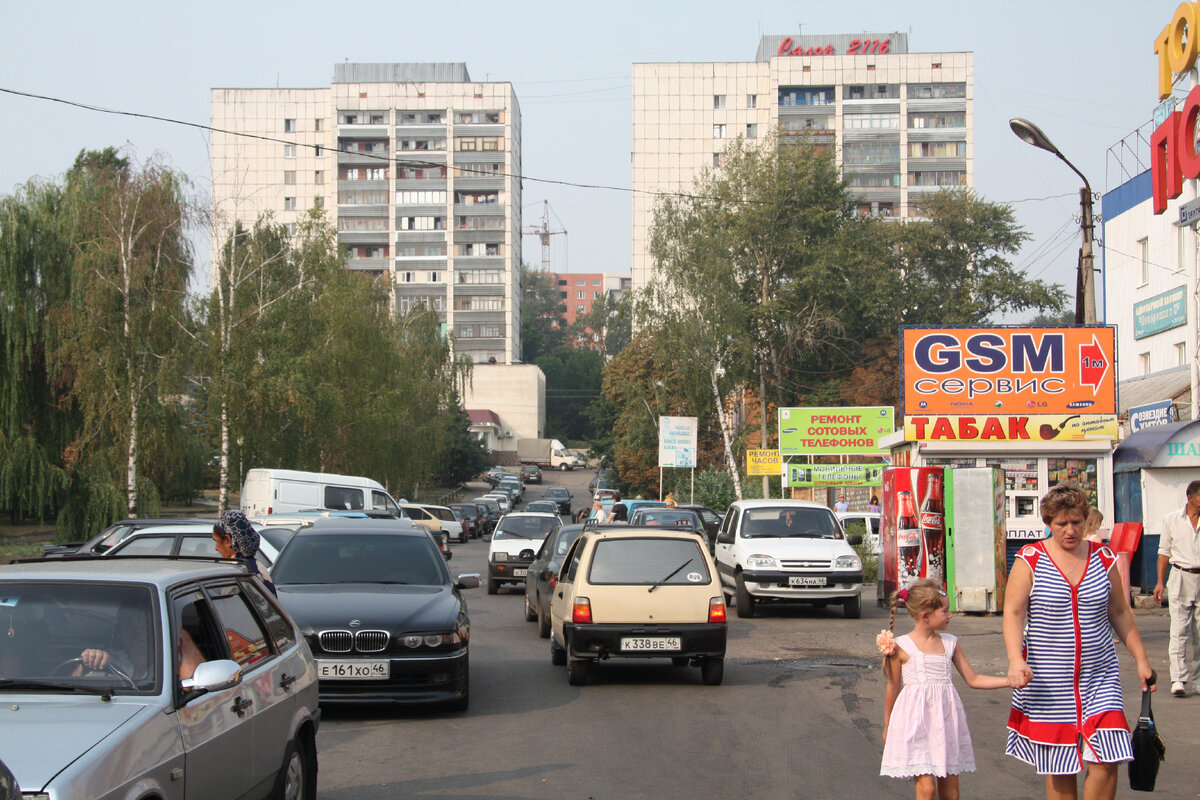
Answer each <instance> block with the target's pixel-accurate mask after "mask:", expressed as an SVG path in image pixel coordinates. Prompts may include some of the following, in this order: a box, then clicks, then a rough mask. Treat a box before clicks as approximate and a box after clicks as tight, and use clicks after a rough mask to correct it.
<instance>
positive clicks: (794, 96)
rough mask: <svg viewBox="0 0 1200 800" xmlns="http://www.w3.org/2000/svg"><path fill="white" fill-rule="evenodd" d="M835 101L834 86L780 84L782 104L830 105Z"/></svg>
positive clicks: (780, 103)
mask: <svg viewBox="0 0 1200 800" xmlns="http://www.w3.org/2000/svg"><path fill="white" fill-rule="evenodd" d="M833 102H834V88H833V87H832V86H780V87H779V105H781V106H828V105H832V104H833Z"/></svg>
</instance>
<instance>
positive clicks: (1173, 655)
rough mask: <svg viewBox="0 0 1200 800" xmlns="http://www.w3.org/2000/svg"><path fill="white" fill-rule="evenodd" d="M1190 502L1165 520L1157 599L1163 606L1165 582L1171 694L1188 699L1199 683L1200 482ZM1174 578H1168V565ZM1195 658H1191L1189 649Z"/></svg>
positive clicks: (1189, 488) (1190, 493)
mask: <svg viewBox="0 0 1200 800" xmlns="http://www.w3.org/2000/svg"><path fill="white" fill-rule="evenodd" d="M1186 494H1187V503H1186V504H1185V505H1184V507H1183V508H1181V509H1179V510H1178V511H1172V512H1171V513H1170V514H1167V515H1166V516H1165V517H1164V518H1163V533H1162V535H1161V536H1160V537H1159V540H1158V582H1157V583H1155V584H1154V599H1155V601H1156V602H1159V603H1161V602H1162V599H1163V583H1164V579H1165V582H1166V596H1167V604H1168V605H1169V606H1170V609H1169V610H1170V613H1171V638H1170V639H1169V640H1168V644H1167V658H1168V660H1169V661H1170V663H1171V694H1173V695H1174V696H1175V697H1185V696H1187V693H1188V688H1189V684H1191V690H1192V691H1196V685H1195V681H1197V680H1200V481H1192V482H1191V483H1189V484H1188V485H1187V490H1186ZM1168 564H1170V565H1171V577H1170V578H1166V574H1167V565H1168ZM1189 647H1190V648H1191V654H1192V657H1191V659H1190V660H1189V659H1188V649H1189Z"/></svg>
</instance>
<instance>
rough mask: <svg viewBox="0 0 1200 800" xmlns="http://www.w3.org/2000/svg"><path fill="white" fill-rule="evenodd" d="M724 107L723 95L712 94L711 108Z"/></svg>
mask: <svg viewBox="0 0 1200 800" xmlns="http://www.w3.org/2000/svg"><path fill="white" fill-rule="evenodd" d="M724 107H725V95H723V94H714V95H713V108H724Z"/></svg>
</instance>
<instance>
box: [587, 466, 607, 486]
mask: <svg viewBox="0 0 1200 800" xmlns="http://www.w3.org/2000/svg"><path fill="white" fill-rule="evenodd" d="M611 488H612V470H610V469H602V470H598V471H597V472H596V474H595V476H593V478H592V479H591V480H590V481H588V491H589V492H594V491H596V490H597V489H611Z"/></svg>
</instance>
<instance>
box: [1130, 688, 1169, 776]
mask: <svg viewBox="0 0 1200 800" xmlns="http://www.w3.org/2000/svg"><path fill="white" fill-rule="evenodd" d="M1149 685H1150V686H1153V685H1154V678H1153V677H1151V678H1150V681H1149ZM1166 755H1167V746H1166V745H1165V744H1164V743H1163V740H1162V737H1161V736H1159V735H1158V728H1157V727H1155V725H1154V712H1153V711H1151V710H1150V692H1149V691H1144V692H1142V713H1141V714H1140V715H1139V716H1138V721H1137V727H1136V728H1134V729H1133V761H1130V762H1129V788H1130V789H1133V790H1134V791H1135V792H1153V791H1154V781H1155V779H1156V778H1157V777H1158V765H1159V764H1160V763H1162V761H1163V759H1164V758H1166Z"/></svg>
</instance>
